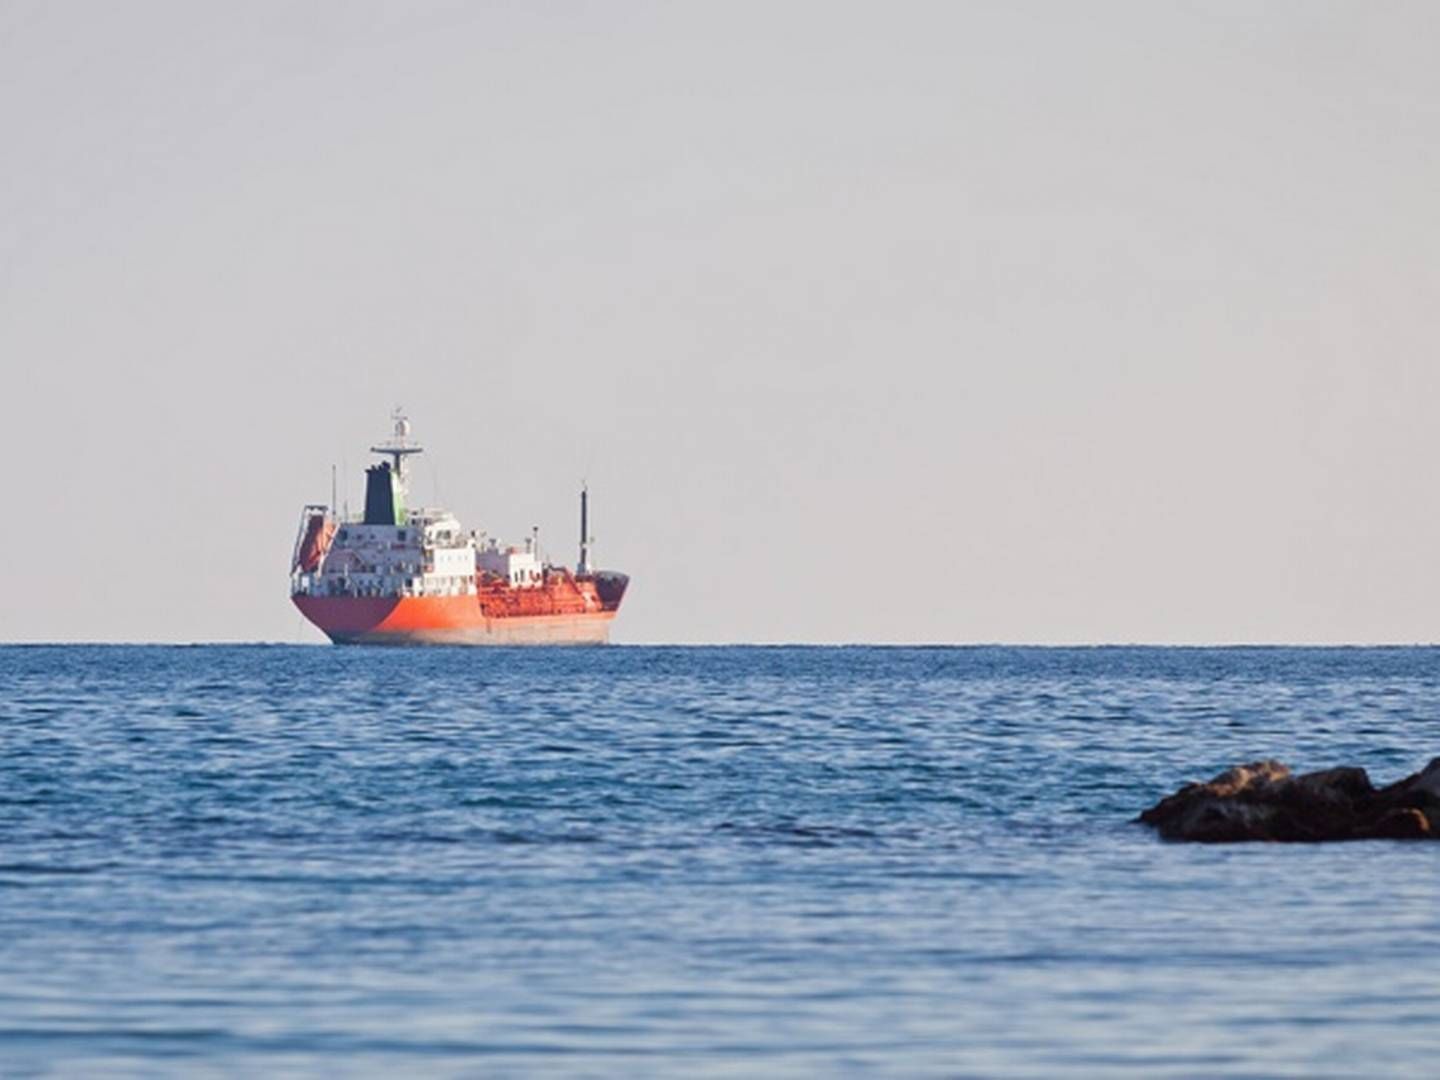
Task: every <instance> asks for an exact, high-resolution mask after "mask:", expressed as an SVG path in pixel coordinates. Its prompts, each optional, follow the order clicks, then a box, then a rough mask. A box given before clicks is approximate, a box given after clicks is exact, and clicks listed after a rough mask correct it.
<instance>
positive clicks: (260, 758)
mask: <svg viewBox="0 0 1440 1080" xmlns="http://www.w3.org/2000/svg"><path fill="white" fill-rule="evenodd" d="M0 740H3V754H0V844H3V850H0V1073H3V1074H4V1075H7V1076H14V1075H26V1074H29V1073H37V1074H45V1073H51V1072H53V1073H57V1074H65V1075H84V1076H104V1075H132V1074H144V1075H153V1074H171V1075H186V1076H188V1075H195V1074H197V1073H201V1074H216V1073H219V1074H236V1075H240V1074H245V1075H307V1074H314V1073H322V1072H323V1073H327V1074H331V1075H363V1074H386V1075H416V1074H418V1073H421V1072H424V1073H426V1074H429V1075H440V1076H446V1075H470V1076H524V1077H535V1076H541V1077H543V1076H552V1075H553V1076H676V1075H684V1076H687V1077H704V1076H720V1075H726V1076H775V1077H778V1076H804V1077H811V1076H842V1075H850V1074H853V1075H880V1076H887V1077H892V1076H893V1077H903V1076H956V1075H983V1076H1000V1075H1019V1076H1059V1075H1077V1076H1079V1075H1084V1076H1093V1075H1122V1074H1130V1075H1136V1076H1146V1077H1150V1076H1163V1075H1185V1076H1216V1075H1246V1076H1256V1075H1266V1076H1268V1075H1306V1076H1319V1075H1329V1076H1347V1077H1348V1076H1355V1075H1361V1074H1363V1075H1378V1074H1391V1075H1422V1074H1428V1073H1429V1072H1431V1071H1433V1061H1434V1056H1435V1055H1436V1054H1437V1052H1440V978H1437V977H1436V975H1435V968H1434V965H1435V960H1436V958H1437V957H1440V903H1437V895H1440V889H1437V884H1440V844H1436V845H1428V844H1410V845H1406V844H1403V843H1394V842H1372V843H1361V844H1351V845H1335V846H1314V847H1298V846H1297V847H1289V846H1237V847H1223V848H1205V847H1195V846H1186V845H1172V844H1165V843H1161V842H1159V841H1157V840H1156V839H1155V838H1154V837H1153V836H1152V835H1151V834H1150V833H1148V832H1147V831H1145V830H1144V829H1142V828H1141V827H1139V826H1135V825H1132V824H1129V819H1130V818H1131V817H1133V816H1134V814H1135V813H1136V812H1137V811H1139V810H1140V809H1141V808H1142V807H1144V806H1146V805H1147V804H1149V803H1150V802H1152V801H1154V800H1155V799H1156V798H1158V797H1159V796H1161V795H1162V794H1165V793H1167V792H1169V791H1170V790H1172V789H1173V788H1174V787H1175V786H1176V785H1177V784H1178V783H1180V782H1181V781H1183V780H1185V779H1191V778H1203V777H1205V776H1208V775H1210V774H1211V773H1213V772H1216V771H1218V770H1219V769H1221V768H1223V767H1225V766H1227V765H1229V764H1232V763H1235V762H1239V761H1244V760H1249V759H1253V758H1256V757H1260V756H1274V757H1278V758H1281V759H1282V760H1285V761H1288V762H1290V763H1291V764H1293V765H1295V766H1298V767H1302V768H1311V767H1322V766H1327V765H1331V764H1336V763H1341V762H1344V763H1355V764H1359V765H1362V766H1365V767H1367V768H1368V769H1370V770H1371V774H1372V776H1373V777H1375V778H1376V779H1377V780H1388V779H1391V778H1395V777H1398V776H1400V775H1401V774H1403V773H1406V772H1409V771H1412V770H1414V769H1416V768H1419V767H1420V766H1421V765H1423V764H1424V763H1425V762H1426V761H1427V760H1428V759H1429V758H1430V757H1431V756H1433V755H1437V754H1440V651H1437V650H1431V649H1387V650H1290V649H1257V650H1173V649H1096V650H1085V649H1081V650H1019V649H1005V648H982V649H868V648H851V649H750V648H739V649H650V648H610V649H591V650H575V651H545V650H533V651H509V650H495V651H490V650H449V649H432V650H414V651H408V650H395V651H389V650H365V649H338V648H318V647H310V648H307V647H251V648H231V647H194V648H139V647H136V648H130V647H116V648H105V647H54V648H51V647H25V648H4V649H0Z"/></svg>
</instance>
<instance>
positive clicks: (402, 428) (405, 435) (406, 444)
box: [370, 405, 425, 480]
mask: <svg viewBox="0 0 1440 1080" xmlns="http://www.w3.org/2000/svg"><path fill="white" fill-rule="evenodd" d="M390 419H391V420H393V421H394V422H395V434H394V435H392V436H391V437H390V438H389V439H388V440H387V441H385V442H383V443H381V444H380V445H379V446H372V447H371V448H370V452H371V453H372V454H384V455H387V456H388V457H390V458H391V459H392V461H393V462H394V466H393V467H394V469H395V475H396V476H398V477H399V478H400V479H401V480H404V479H405V459H406V458H407V457H409V456H410V455H411V454H423V453H424V452H425V448H424V447H422V446H420V445H419V444H418V443H412V442H411V441H410V421H409V420H407V419H406V418H405V410H404V409H403V408H401V407H400V406H399V405H397V406H395V411H394V412H392V413H391V414H390Z"/></svg>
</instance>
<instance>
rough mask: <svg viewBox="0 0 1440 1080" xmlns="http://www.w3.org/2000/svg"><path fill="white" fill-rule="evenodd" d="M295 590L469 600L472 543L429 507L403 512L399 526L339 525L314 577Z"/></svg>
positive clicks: (454, 521) (457, 524)
mask: <svg viewBox="0 0 1440 1080" xmlns="http://www.w3.org/2000/svg"><path fill="white" fill-rule="evenodd" d="M297 585H298V586H299V591H303V592H309V593H312V594H314V595H322V596H355V595H359V596H465V595H473V594H474V592H475V539H474V537H473V536H471V535H470V534H468V533H466V532H465V531H464V529H462V528H461V526H460V522H459V520H458V519H456V517H455V516H454V515H453V514H451V513H449V512H448V511H445V510H439V509H432V508H420V509H416V510H411V511H408V512H407V513H406V515H405V520H404V523H403V524H394V525H392V524H388V523H387V524H368V523H366V522H364V521H344V522H341V523H340V524H339V526H338V528H337V529H336V530H335V534H334V541H333V543H332V544H331V546H330V550H329V552H328V553H327V554H326V556H325V559H324V562H323V564H322V565H321V567H320V570H319V573H315V574H309V575H305V576H304V579H303V580H301V581H299V582H297Z"/></svg>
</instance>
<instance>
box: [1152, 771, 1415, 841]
mask: <svg viewBox="0 0 1440 1080" xmlns="http://www.w3.org/2000/svg"><path fill="white" fill-rule="evenodd" d="M1136 820H1137V821H1139V822H1142V823H1143V824H1146V825H1149V826H1151V827H1152V828H1154V829H1155V830H1156V831H1157V832H1159V834H1160V835H1161V836H1162V837H1164V838H1165V839H1166V840H1190V841H1195V842H1199V843H1211V844H1220V843H1239V842H1242V841H1252V840H1270V841H1277V842H1289V843H1297V842H1298V843H1314V842H1318V841H1322V840H1379V839H1385V840H1435V839H1440V831H1437V829H1440V758H1435V759H1434V760H1432V761H1431V762H1430V764H1429V765H1427V766H1425V768H1423V769H1421V770H1420V771H1419V772H1417V773H1414V774H1413V775H1411V776H1407V777H1405V779H1403V780H1397V781H1396V782H1395V783H1393V784H1391V785H1389V786H1388V787H1384V788H1379V789H1377V788H1376V787H1375V786H1374V785H1373V784H1372V783H1371V782H1370V777H1369V776H1367V775H1366V773H1365V770H1364V769H1357V768H1349V767H1346V768H1338V769H1324V770H1322V771H1320V772H1312V773H1304V774H1302V775H1300V776H1296V775H1294V774H1293V773H1291V771H1290V770H1289V769H1288V768H1287V767H1286V766H1284V765H1282V764H1280V762H1278V761H1254V762H1251V763H1250V764H1248V765H1237V766H1236V767H1235V768H1233V769H1227V770H1225V772H1223V773H1221V774H1220V775H1219V776H1216V777H1214V778H1212V779H1210V780H1208V781H1206V782H1205V783H1203V784H1186V785H1185V786H1184V787H1182V788H1181V789H1180V790H1179V791H1177V792H1176V793H1175V794H1174V795H1170V796H1167V797H1166V798H1164V799H1161V800H1160V801H1159V802H1158V803H1156V804H1155V805H1154V806H1152V807H1150V809H1148V810H1146V811H1145V812H1144V813H1142V814H1141V815H1140V816H1139V817H1138V818H1136Z"/></svg>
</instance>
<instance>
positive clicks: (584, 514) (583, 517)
mask: <svg viewBox="0 0 1440 1080" xmlns="http://www.w3.org/2000/svg"><path fill="white" fill-rule="evenodd" d="M592 540H594V537H592V536H591V535H590V486H589V485H588V484H586V485H582V486H581V488H580V565H579V566H577V567H576V568H575V573H576V575H577V576H579V577H585V576H587V575H589V573H590V544H591V541H592Z"/></svg>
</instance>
